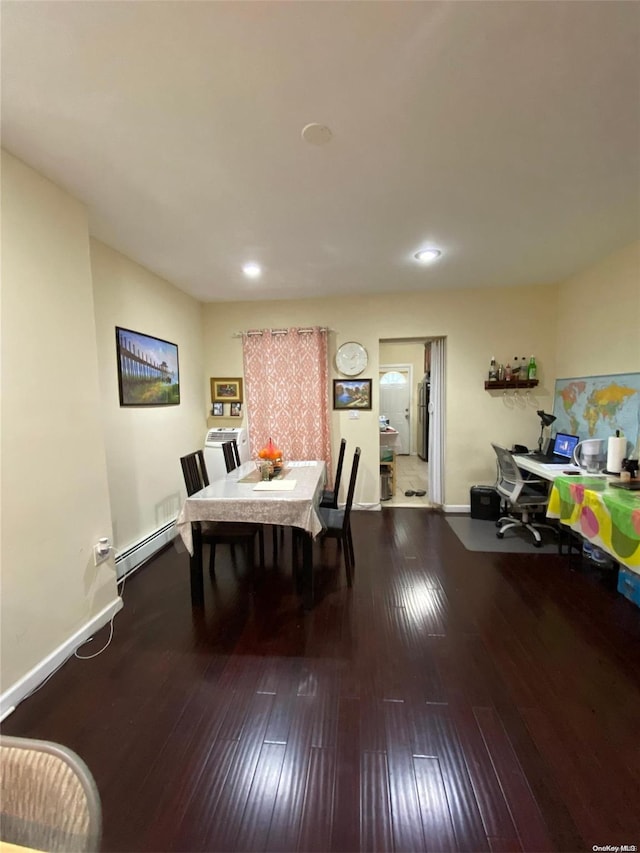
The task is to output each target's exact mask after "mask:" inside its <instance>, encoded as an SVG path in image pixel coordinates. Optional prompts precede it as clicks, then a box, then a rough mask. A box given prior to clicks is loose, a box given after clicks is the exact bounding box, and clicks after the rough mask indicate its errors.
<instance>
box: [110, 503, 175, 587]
mask: <svg viewBox="0 0 640 853" xmlns="http://www.w3.org/2000/svg"><path fill="white" fill-rule="evenodd" d="M175 523H176V519H175V518H174V519H172V520H171V521H168V522H167V523H166V524H163V525H162V527H158V529H157V530H154V531H153V532H152V533H150V534H149V535H148V536H144V537H143V538H142V539H138V541H137V542H134V543H133V544H132V545H129V546H128V547H127V548H123V549H122V551H118V552H117V553H116V574H117V577H118V580H120V579H121V578H123V577H124V576H125V575H128V574H129V573H130V572H132V571H133V570H134V569H137V568H139V567H140V566H141V565H142V564H143V563H146V562H147V560H149V559H150V558H151V557H153V555H154V554H156V553H157V552H158V551H159V550H160V549H161V548H164V546H165V545H168V544H169V542H171V541H172V540H173V539H174V538H175V536H176V528H175Z"/></svg>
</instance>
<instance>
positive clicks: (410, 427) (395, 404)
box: [378, 337, 445, 507]
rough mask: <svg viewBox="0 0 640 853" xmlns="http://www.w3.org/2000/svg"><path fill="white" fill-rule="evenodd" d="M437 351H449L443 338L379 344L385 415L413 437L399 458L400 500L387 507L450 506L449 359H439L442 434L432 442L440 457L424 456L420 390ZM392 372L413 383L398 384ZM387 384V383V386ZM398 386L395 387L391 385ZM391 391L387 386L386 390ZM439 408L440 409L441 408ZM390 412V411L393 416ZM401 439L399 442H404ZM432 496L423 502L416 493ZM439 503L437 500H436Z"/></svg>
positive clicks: (436, 412)
mask: <svg viewBox="0 0 640 853" xmlns="http://www.w3.org/2000/svg"><path fill="white" fill-rule="evenodd" d="M432 341H433V342H434V345H435V346H436V347H437V346H438V345H439V344H441V345H444V339H443V338H426V337H424V338H397V339H391V338H388V339H383V340H380V342H379V366H380V367H379V380H380V381H379V385H378V391H379V400H380V408H379V412H378V414H379V415H385V416H387V417H389V422H390V425H391V413H392V412H393V413H394V414H395V418H396V419H397V420H396V423H398V424H399V425H400V426H403V427H404V428H405V429H406V430H407V431H408V433H409V435H408V438H407V439H406V440H403V442H402V445H401V448H398V452H397V455H396V460H397V465H396V472H395V473H396V475H397V476H396V478H395V486H396V488H395V494H394V495H393V497H392V498H391V500H387V501H384V502H383V503H382V506H383V507H387V506H390V507H394V506H417V505H421V506H426V507H429V506H440V505H442V504H443V503H444V500H443V498H444V482H443V478H444V466H443V464H442V459H443V453H444V400H443V397H442V392H443V389H444V382H445V368H444V357H443V356H442V357H441V358H440V359H439V366H440V368H441V369H439V370H438V371H437V372H438V383H437V384H438V385H439V388H440V393H439V394H437V395H435V397H434V398H433V399H434V402H433V403H432V404H430V406H429V413H430V418H431V419H433V418H434V417H435V419H436V421H437V422H438V423H437V426H438V429H435V430H434V431H433V434H432V435H430V436H429V447H430V452H429V454H428V455H429V458H431V453H434V459H433V463H430V462H427V461H426V460H423V459H421V458H420V457H419V455H418V450H419V440H418V439H419V436H418V430H419V429H420V420H419V417H418V413H419V403H420V397H419V389H420V385H421V383H422V381H423V379H424V378H425V376H426V375H431V342H432ZM392 372H397V373H400V374H401V376H402V377H403V378H405V379H407V383H406V384H405V383H404V382H401V381H398V377H393V376H391V375H390V374H391V373H392ZM383 379H384V380H385V381H383ZM391 380H395V381H391ZM385 386H387V387H386V388H385ZM407 390H408V392H409V403H408V412H406V413H405V412H404V408H406V407H407V406H406V396H404V397H403V396H402V395H403V394H405V395H406V393H407ZM435 401H438V402H437V405H436V402H435ZM387 409H388V411H387ZM432 422H433V421H432ZM399 441H400V439H399V438H398V442H399ZM384 443H388V439H386V438H382V436H381V445H382V444H384ZM424 489H426V490H427V495H426V496H424V497H422V496H418V495H415V494H411V492H416V491H423V490H424ZM432 495H433V496H435V500H433V501H432V500H431V496H432Z"/></svg>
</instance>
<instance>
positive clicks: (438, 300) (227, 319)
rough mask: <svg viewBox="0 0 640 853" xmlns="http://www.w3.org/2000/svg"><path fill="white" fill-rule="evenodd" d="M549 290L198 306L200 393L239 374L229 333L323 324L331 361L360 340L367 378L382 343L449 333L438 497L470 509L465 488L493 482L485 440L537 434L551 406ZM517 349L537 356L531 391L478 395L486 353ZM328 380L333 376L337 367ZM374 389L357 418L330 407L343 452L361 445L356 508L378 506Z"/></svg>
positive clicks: (238, 353) (503, 355) (238, 349)
mask: <svg viewBox="0 0 640 853" xmlns="http://www.w3.org/2000/svg"><path fill="white" fill-rule="evenodd" d="M556 294H557V287H556V286H538V287H536V286H532V287H523V288H518V289H517V290H516V291H514V290H512V289H507V288H493V289H488V290H484V289H483V290H465V291H455V292H451V293H449V292H443V291H433V292H424V293H395V294H387V295H376V296H366V297H344V298H339V299H336V298H331V299H309V300H297V301H286V302H251V303H248V302H243V303H214V304H209V305H205V306H204V319H205V323H204V333H205V372H206V378H205V380H204V382H203V396H204V399H205V400H206V401H207V403H208V401H209V388H208V377H209V376H227V375H228V376H242V342H241V340H240V339H238V338H234V337H233V336H232V333H233V332H234V331H237V330H242V329H251V328H270V327H275V328H282V327H285V326H306V325H325V326H328V327H329V328H330V329H332V330H333V331H332V334H331V342H330V351H331V358H332V365H333V356H334V354H335V350H336V347H337V346H339V345H340V344H341V343H343V342H344V341H348V340H356V341H360V342H361V343H362V344H363V345H364V346H365V347H366V349H367V350H368V352H369V355H370V360H369V367H368V368H367V370H366V372H365V374H364V376H365V377H366V376H370V377H371V378H375V377H376V376H377V375H378V366H379V363H380V361H379V341H380V340H393V339H394V338H397V339H401V338H404V339H407V338H428V337H440V336H443V337H446V339H447V353H448V356H447V357H448V362H447V388H446V395H447V397H446V419H447V434H446V448H445V458H446V463H445V502H446V504H447V506H449V507H451V506H468V504H469V487H470V486H471V485H474V484H476V483H491V482H493V481H494V480H495V462H494V459H495V456H494V454H493V451H492V449H491V446H490V442H491V441H498V442H499V443H502V444H506V445H508V446H511V444H513V442H515V441H517V442H521V443H525V444H530V445H533V444H535V442H536V440H537V435H538V428H539V420H538V418H537V416H536V414H535V412H536V409H539V408H548V407H549V406H550V405H551V402H552V395H553V387H554V386H553V383H554V379H555V373H556V366H555V340H556V329H555V323H554V319H553V316H551V318H550V315H549V305H552V304H553V303H554V301H555V299H556ZM516 352H519V353H527V354H531V353H534V354H535V355H536V358H537V362H538V367H539V378H540V385H539V387H538V389H536V391H535V393H533V392H532V393H530V394H529V395H525V394H521V395H519V396H518V397H517V398H514V397H513V395H509V396H503V395H502V393H501V392H496V391H491V392H489V391H485V390H484V380H485V377H486V373H487V370H488V366H489V360H490V358H491V356H492V355H495V356H496V358H497V359H499V360H501V361H506V360H507V359H509V358H510V357H512V355H513V353H516ZM331 376H332V378H337V377H338V374H337V373H336V372H335V370H334V371H333V372H332V374H331ZM205 384H206V388H205V387H204V386H205ZM376 385H377V383H375V382H374V395H373V409H372V411H371V412H361V413H360V418H359V420H350V419H349V414H348V413H347V412H334V413H333V418H332V427H333V440H334V446H335V447H337V444H338V442H339V439H340V437H341V436H344V437H345V438H346V439H347V441H348V447H349V448H354V447H355V446H356V445H360V446H361V447H362V453H363V455H362V462H361V471H362V476H359V477H358V488H357V491H356V502H358V503H360V504H361V505H376V504H377V502H378V498H379V465H378V454H379V451H378V444H379V431H378V390H377V387H376Z"/></svg>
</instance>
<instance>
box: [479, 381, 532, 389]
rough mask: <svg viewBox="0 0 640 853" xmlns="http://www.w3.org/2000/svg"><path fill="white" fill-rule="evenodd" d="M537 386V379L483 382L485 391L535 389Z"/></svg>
mask: <svg viewBox="0 0 640 853" xmlns="http://www.w3.org/2000/svg"><path fill="white" fill-rule="evenodd" d="M537 384H538V380H537V379H509V380H507V379H503V380H501V381H500V380H497V381H496V382H489V381H488V380H485V383H484V390H485V391H502V390H503V389H504V388H514V389H515V388H535V387H536V385H537Z"/></svg>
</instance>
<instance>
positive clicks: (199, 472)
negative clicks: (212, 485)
mask: <svg viewBox="0 0 640 853" xmlns="http://www.w3.org/2000/svg"><path fill="white" fill-rule="evenodd" d="M180 464H181V465H182V473H183V475H184V484H185V486H186V489H187V494H188V495H194V494H195V493H196V492H199V491H200V489H204V487H205V486H208V485H209V477H208V475H207V466H206V465H205V461H204V453H203V452H202V451H201V450H196V451H195V452H194V453H188V454H187V455H186V456H182V457H181V458H180Z"/></svg>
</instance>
